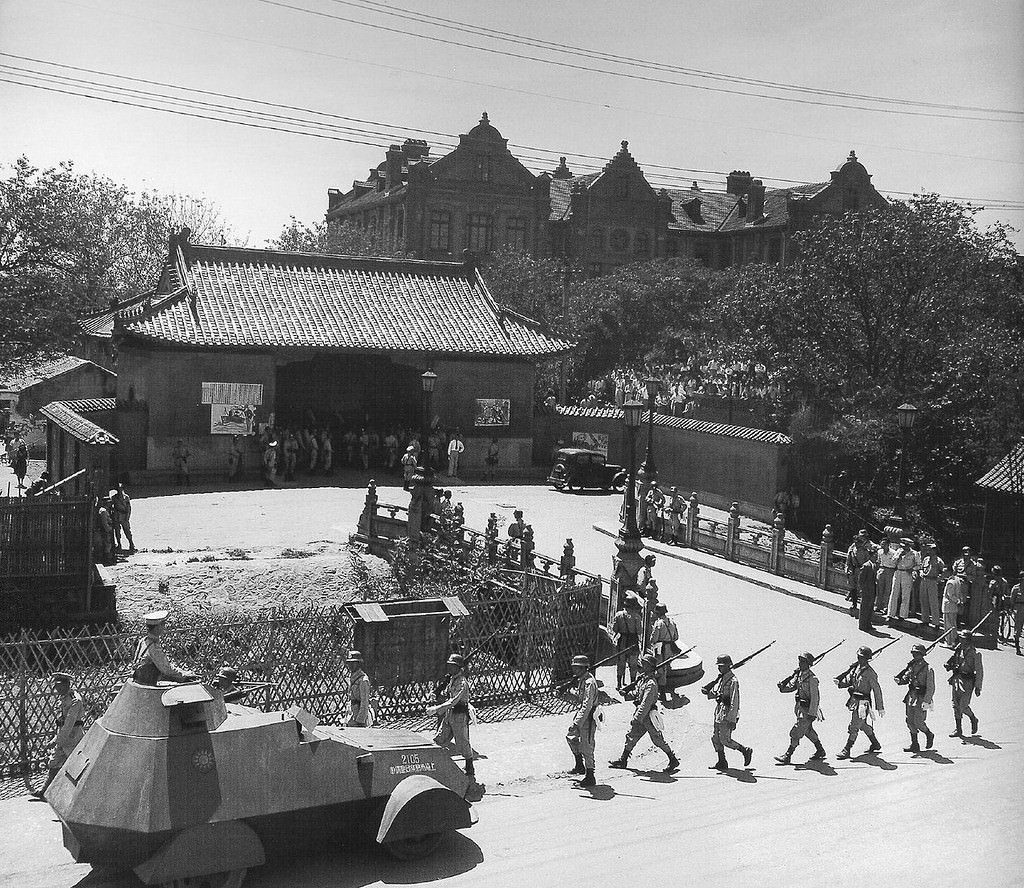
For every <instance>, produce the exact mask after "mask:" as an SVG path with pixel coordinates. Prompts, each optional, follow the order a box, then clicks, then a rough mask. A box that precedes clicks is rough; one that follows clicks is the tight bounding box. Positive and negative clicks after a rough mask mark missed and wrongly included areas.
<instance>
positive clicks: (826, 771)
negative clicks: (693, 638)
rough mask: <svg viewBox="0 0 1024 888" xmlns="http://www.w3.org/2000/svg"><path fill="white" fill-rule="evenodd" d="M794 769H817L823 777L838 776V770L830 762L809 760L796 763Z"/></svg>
mask: <svg viewBox="0 0 1024 888" xmlns="http://www.w3.org/2000/svg"><path fill="white" fill-rule="evenodd" d="M793 770H794V771H816V772H817V773H819V774H821V775H822V776H823V777H836V776H838V772H837V771H836V769H835V768H833V767H832V766H831V765H830V764H829V763H828V762H823V761H807V762H804V763H803V764H802V765H795V766H794V767H793Z"/></svg>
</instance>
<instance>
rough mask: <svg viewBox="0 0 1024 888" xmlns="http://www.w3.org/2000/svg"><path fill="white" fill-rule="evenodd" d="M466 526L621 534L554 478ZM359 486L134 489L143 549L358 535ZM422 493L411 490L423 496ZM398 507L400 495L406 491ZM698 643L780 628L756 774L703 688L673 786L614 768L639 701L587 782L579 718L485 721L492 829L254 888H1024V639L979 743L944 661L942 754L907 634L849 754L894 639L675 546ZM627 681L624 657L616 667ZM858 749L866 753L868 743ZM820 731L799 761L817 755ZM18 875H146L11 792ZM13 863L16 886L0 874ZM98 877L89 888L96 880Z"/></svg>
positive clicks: (684, 613) (464, 496)
mask: <svg viewBox="0 0 1024 888" xmlns="http://www.w3.org/2000/svg"><path fill="white" fill-rule="evenodd" d="M454 495H455V499H456V500H461V501H463V502H464V504H465V506H466V511H467V519H468V521H469V523H470V524H472V525H474V526H483V522H484V521H485V520H486V517H487V515H488V514H489V513H490V512H496V513H498V514H499V515H502V516H508V517H510V516H511V510H512V508H514V507H515V506H520V507H522V508H523V509H524V511H525V512H526V520H527V521H529V522H531V523H532V524H533V525H534V528H535V530H536V533H537V539H538V548H539V550H540V551H543V552H546V553H548V554H552V555H557V554H558V553H560V551H561V543H562V542H563V541H564V539H565V537H566V536H572V537H573V539H574V541H575V544H576V552H577V559H578V562H579V564H580V566H581V567H583V568H586V569H589V570H592V571H594V572H601V573H604V574H607V573H608V572H609V570H610V567H611V554H612V551H613V547H612V542H611V540H609V539H608V538H607V537H606V536H603V535H602V534H600V533H598V532H596V531H594V530H593V529H592V525H593V524H595V523H598V524H602V523H603V524H609V523H610V524H612V525H614V522H615V517H616V513H617V507H618V502H617V500H616V499H615V498H614V497H611V496H580V495H572V494H559V493H555V492H553V491H550V490H547V489H544V488H541V487H528V486H522V487H482V486H473V487H466V488H456V489H455V494H454ZM362 496H363V492H362V491H361V490H358V489H353V490H347V491H346V490H339V489H327V488H318V489H316V490H311V491H303V490H299V491H277V490H273V491H243V492H235V493H231V494H225V493H202V494H198V495H191V496H177V495H171V496H152V497H147V496H145V495H144V494H142V493H140V494H138V495H137V496H136V498H135V504H136V516H135V526H136V534H137V538H138V539H137V541H138V542H139V544H140V545H142V546H146V547H153V548H162V547H166V546H173V547H175V548H183V547H184V546H185V543H186V542H187V543H188V545H189V546H190V547H196V548H198V547H200V546H209V547H211V548H217V547H229V546H269V547H273V546H278V547H284V546H308V545H310V544H311V543H313V542H314V541H316V540H333V541H335V542H337V541H339V540H341V539H344V538H345V536H346V534H347V532H348V531H349V530H350V529H351V528H352V527H354V524H355V521H356V517H357V515H358V512H359V507H360V504H361V500H362ZM405 496H407V495H405ZM381 499H382V500H383V501H393V502H398V503H402V504H404V503H405V502H406V500H405V499H404V498H403V494H402V491H401V489H400V488H398V489H397V490H389V489H384V490H382V491H381ZM655 575H656V576H657V578H658V580H659V585H660V588H661V594H662V599H663V600H665V601H666V602H667V603H668V604H669V608H670V611H671V612H672V613H673V614H674V616H675V618H676V621H677V623H678V625H679V628H680V633H681V636H682V639H683V640H684V641H687V642H688V643H694V642H695V643H697V644H698V645H699V651H700V653H701V654H702V655H703V656H704V658H705V660H706V661H707V662H713V659H714V657H715V655H716V654H718V653H721V652H728V653H731V654H732V655H733V656H734V657H736V658H738V657H741V656H743V655H745V654H746V653H748V652H750V651H752V650H754V649H756V648H757V647H760V646H761V645H763V644H766V643H767V642H769V641H771V640H773V639H774V640H776V642H777V643H776V644H775V646H774V647H772V648H771V649H769V650H768V651H767V652H766V653H765V654H764V655H762V656H761V657H759V658H758V659H756V660H755V661H753V662H752V663H750V664H749V665H748V666H746V667H744V668H743V669H742V670H740V672H739V673H738V675H739V678H740V680H741V683H742V688H743V691H742V694H743V697H742V714H741V719H740V724H739V727H738V729H737V732H736V735H737V737H738V739H740V740H741V741H742V742H744V743H748V744H750V745H752V746H753V747H754V750H755V754H754V760H753V763H752V765H751V767H750V768H749V769H744V768H742V767H741V764H740V762H739V761H738V759H737V756H736V754H735V753H732V754H731V764H732V766H733V767H732V768H731V769H730V770H729V771H728V772H726V773H725V774H718V773H715V772H712V771H709V770H707V765H708V764H709V763H710V762H711V761H712V760H713V753H712V750H711V747H710V744H709V742H708V737H709V732H710V724H711V716H712V707H711V706H710V704H709V703H708V702H707V701H706V700H704V698H703V697H701V696H700V695H699V693H697V691H696V688H690V689H688V691H689V697H690V699H689V700H687V701H686V702H685V703H683V702H682V701H680V702H681V704H682V705H677V706H675V707H674V708H671V709H670V710H668V711H667V712H666V714H665V720H666V735H667V737H668V739H669V741H670V742H671V743H672V745H673V746H674V748H675V749H676V751H677V753H678V755H679V757H680V759H681V760H682V763H683V764H682V769H681V771H680V772H679V773H678V774H676V775H673V776H672V777H666V776H665V775H662V774H660V773H658V771H657V769H660V767H661V766H662V764H663V757H662V756H661V754H660V753H659V752H657V751H656V750H653V749H651V748H650V746H649V744H648V743H647V742H646V741H644V742H642V743H641V745H640V747H638V750H637V753H638V755H634V758H633V760H632V762H633V763H634V764H635V765H636V767H637V769H638V770H637V771H635V772H625V773H623V772H616V771H610V770H608V768H607V766H606V764H604V763H606V762H607V761H608V759H611V758H614V757H615V756H617V755H618V754H619V752H620V751H621V739H622V735H623V733H624V730H625V727H626V723H627V721H628V718H629V715H630V712H631V709H632V707H631V706H630V705H629V704H628V703H627V704H618V705H614V706H608V707H606V709H607V715H608V724H607V727H606V728H605V730H603V731H602V732H601V733H600V734H599V738H598V762H599V767H598V780H599V783H600V786H599V787H597V788H596V789H595V790H593V791H590V792H586V791H582V790H578V789H573V788H571V785H570V784H569V782H568V780H567V779H566V778H565V777H564V776H562V773H563V769H565V768H567V767H568V766H569V765H570V764H571V762H570V760H569V755H568V751H567V749H566V747H565V743H564V739H563V737H564V731H565V727H566V717H565V716H557V717H556V716H551V717H541V718H531V719H522V720H517V721H512V722H504V723H500V724H490V725H479V726H477V728H476V732H475V734H474V745H475V746H476V747H477V748H479V749H480V750H481V751H482V752H483V753H484V755H485V756H486V758H485V759H483V760H482V761H481V762H480V763H479V765H478V774H479V779H480V781H481V782H482V783H483V784H484V787H485V791H484V794H483V798H482V800H481V801H480V802H479V803H478V805H477V808H478V812H479V815H480V822H479V823H478V824H477V825H476V826H475V827H473V828H472V829H470V830H467V831H466V832H465V834H464V835H462V836H459V837H454V838H452V839H451V840H450V841H449V842H448V843H447V844H446V846H445V847H444V848H443V849H442V851H441V852H440V853H439V854H438V855H437V856H436V857H435V858H432V859H431V860H429V861H425V862H422V863H418V864H398V863H394V862H391V861H386V860H383V859H382V858H381V857H380V856H379V855H378V854H377V853H375V852H374V851H372V850H350V851H342V850H338V849H334V850H327V851H325V853H324V854H323V855H320V856H317V857H316V858H315V859H312V860H304V861H299V862H298V863H288V864H286V863H282V862H272V863H271V864H269V865H268V866H266V867H263V868H261V869H260V870H258V871H255V872H253V873H252V874H251V875H250V877H249V879H248V880H247V883H246V884H247V885H251V886H253V888H291V886H317V888H319V886H324V888H327V886H332V888H335V886H364V885H378V884H395V883H412V882H421V881H433V880H438V879H444V880H445V882H446V884H452V885H475V886H520V885H522V886H527V885H529V886H548V885H551V886H554V885H572V886H575V885H612V884H619V883H620V882H622V881H626V880H628V881H629V882H631V883H632V884H634V885H638V886H646V885H654V884H656V883H663V882H666V881H672V882H681V883H683V884H698V885H729V886H745V885H758V886H776V885H778V886H783V885H785V886H790V885H799V884H809V883H814V884H819V885H828V886H846V885H851V886H852V885H862V884H865V883H868V884H871V883H875V882H878V881H884V882H886V883H888V884H890V885H893V886H902V885H911V884H927V885H932V886H954V885H961V884H963V883H965V882H968V881H970V882H978V883H981V884H985V885H988V886H1020V885H1022V884H1024V872H1022V869H1021V864H1020V857H1019V854H1018V853H1017V849H1018V848H1019V847H1020V844H1021V842H1022V841H1024V818H1022V817H1021V816H1020V814H1021V803H1020V799H1021V797H1022V793H1024V695H1022V694H1021V693H1020V688H1021V686H1022V682H1024V657H1016V656H1014V655H1013V653H1012V650H1010V651H1007V650H1005V649H1003V650H1000V651H996V652H985V653H984V658H985V672H986V679H985V685H984V693H983V694H982V696H981V697H980V698H979V699H978V700H977V701H976V711H977V713H978V715H979V717H980V719H981V735H980V737H977V738H972V739H971V740H970V741H969V742H967V743H961V742H960V741H959V740H955V739H949V738H947V737H946V734H947V733H948V732H949V730H951V728H952V718H951V716H950V709H949V696H948V687H947V686H946V684H945V682H944V681H943V678H944V675H945V673H944V671H943V670H942V668H941V663H942V661H943V659H944V655H943V654H941V652H940V651H939V650H937V651H935V652H934V653H933V654H932V656H931V658H930V660H931V662H932V664H933V666H934V667H935V668H936V673H937V680H938V692H937V695H936V706H935V712H934V713H932V715H931V716H930V719H929V720H930V722H931V724H932V725H933V726H934V729H935V731H936V734H937V736H938V742H937V744H936V751H935V752H933V753H930V754H928V755H924V756H913V755H911V754H910V753H904V752H902V751H901V750H902V747H903V746H904V745H905V744H906V741H907V734H906V729H905V727H904V725H903V712H902V708H903V707H902V705H901V703H900V700H901V697H902V694H901V693H900V692H899V690H898V689H897V688H896V686H895V685H894V684H893V682H892V676H893V674H894V673H895V672H897V671H898V670H899V669H900V668H901V667H902V666H903V665H904V664H905V663H906V661H907V659H908V657H909V648H910V643H911V641H912V640H913V639H906V640H903V641H901V642H900V643H898V644H897V645H894V646H893V647H891V648H890V649H889V650H888V651H886V652H885V653H884V654H882V655H881V657H880V658H879V662H878V663H877V664H876V668H877V670H878V672H879V675H880V677H881V681H882V687H883V690H884V693H885V702H886V710H887V712H886V717H885V718H884V719H882V720H880V721H879V724H878V726H877V730H878V735H879V738H880V740H881V742H882V744H883V747H884V748H883V752H882V754H881V755H880V756H867V755H858V756H856V757H855V758H854V759H853V760H852V761H849V762H836V761H835V759H834V754H835V753H836V752H837V751H838V749H839V748H840V747H841V746H842V744H843V742H844V740H845V733H846V732H845V726H846V722H847V719H846V718H845V716H846V710H845V709H844V708H843V703H844V702H845V694H844V693H841V692H840V691H838V690H837V689H836V688H835V686H834V685H833V684H832V682H831V681H830V678H831V676H833V675H836V674H838V673H839V672H840V671H842V670H843V669H844V668H845V667H846V666H847V665H848V664H849V662H850V661H851V658H852V656H853V652H854V650H855V648H856V646H857V645H858V644H861V643H868V644H871V645H874V646H876V647H877V646H878V645H879V644H880V643H882V642H883V641H884V640H886V637H887V632H886V631H879V632H876V633H875V634H874V635H866V634H862V633H860V632H859V630H858V629H857V626H856V623H855V621H854V620H853V619H851V617H850V616H849V615H847V614H845V613H843V612H841V611H837V610H835V609H832V608H830V607H822V606H819V605H818V604H816V603H815V602H814V601H813V600H803V599H800V598H796V597H792V596H790V595H786V594H781V593H780V592H778V591H775V590H774V589H771V588H765V587H764V586H759V585H754V584H752V583H750V582H747V581H746V580H744V579H743V578H740V577H732V576H727V575H724V574H722V573H718V572H715V571H711V570H708V569H706V568H704V567H702V566H700V565H697V564H692V563H688V562H684V561H680V560H676V559H673V558H669V557H661V558H660V559H659V562H658V566H657V568H656V571H655ZM840 639H846V641H845V643H844V644H843V646H842V647H841V648H840V649H839V650H837V651H836V652H835V653H833V654H831V655H830V656H829V658H828V659H826V660H825V661H824V662H822V664H821V665H820V666H819V667H818V669H817V672H818V674H819V675H820V676H821V678H822V701H823V702H822V705H823V709H824V711H825V713H826V719H825V722H824V724H823V725H821V726H820V733H821V734H822V738H823V740H824V742H825V745H826V748H827V749H828V751H829V753H830V759H829V763H828V764H826V765H815V766H814V767H811V766H804V765H800V766H798V767H789V768H784V767H778V766H776V765H775V764H774V763H773V761H772V759H771V757H772V756H773V755H775V754H778V753H779V752H781V751H782V750H783V749H784V748H785V746H786V742H787V739H788V737H787V734H788V730H789V726H790V724H791V715H792V700H791V698H790V697H788V696H782V695H780V694H779V693H778V691H777V690H776V687H775V683H776V681H778V680H779V679H780V678H781V677H782V676H783V675H785V674H787V673H788V672H789V671H790V670H791V669H792V668H793V667H794V666H795V662H794V660H795V655H796V653H797V652H798V651H800V650H803V649H805V648H809V649H811V650H824V649H825V648H827V647H829V646H830V645H832V644H834V643H835V642H836V641H839V640H840ZM601 677H602V678H603V679H604V680H605V682H606V683H607V684H611V685H614V676H613V674H612V673H611V671H610V670H607V669H606V670H603V673H602V676H601ZM864 746H865V742H864V740H863V739H862V740H860V741H859V743H858V745H857V747H856V752H862V751H863V749H864ZM810 751H811V750H810V748H809V747H808V746H807V745H806V744H805V745H804V746H803V747H801V749H800V750H799V752H798V754H797V755H796V756H795V757H794V758H795V761H797V762H801V763H802V762H805V760H806V758H807V756H808V755H809V754H810ZM0 822H2V823H4V824H10V828H8V829H5V830H3V831H2V832H0V883H2V884H9V885H12V886H13V885H17V886H25V888H36V886H40V888H41V886H54V888H63V886H72V885H82V886H85V885H94V886H96V885H107V884H110V885H118V886H121V885H130V884H132V883H131V882H130V881H124V880H120V881H119V880H113V881H111V880H109V879H106V878H98V877H97V876H95V875H93V876H89V875H88V868H87V867H84V866H80V865H74V864H72V863H71V862H70V858H69V857H68V856H67V854H66V852H65V851H63V849H62V848H61V847H60V837H59V828H58V825H57V824H56V823H54V822H53V816H52V812H50V810H49V808H48V806H46V805H45V804H39V803H33V802H30V801H28V800H27V799H25V798H20V799H14V800H10V801H6V802H0ZM3 874H6V879H7V880H6V882H4V875H3ZM83 879H84V880H85V881H83Z"/></svg>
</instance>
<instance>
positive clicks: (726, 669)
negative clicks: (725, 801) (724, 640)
mask: <svg viewBox="0 0 1024 888" xmlns="http://www.w3.org/2000/svg"><path fill="white" fill-rule="evenodd" d="M718 671H719V676H718V678H717V679H716V680H715V682H714V684H712V685H711V687H710V688H708V689H707V690H705V691H704V694H705V695H706V696H707V697H708V698H709V699H713V700H714V701H715V720H714V728H713V729H712V734H711V745H712V746H713V747H714V750H715V752H717V753H718V761H717V762H715V763H714V764H713V765H711V768H712V769H713V770H718V771H724V770H725V769H726V768H728V767H729V763H728V762H727V761H726V759H725V750H726V748H728V749H735V750H738V751H739V752H741V753H742V754H743V767H746V766H747V765H749V764H750V759H751V756H753V754H754V750H753V749H751V748H750V747H749V746H744V745H743V744H742V743H739V742H738V741H736V740H733V738H732V732H733V731H735V730H736V725H737V723H738V722H739V720H740V683H739V681H738V680H737V678H736V675H735V673H733V671H732V657H730V656H729V655H728V654H723V655H722V656H720V657H719V658H718Z"/></svg>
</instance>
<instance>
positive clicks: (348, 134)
mask: <svg viewBox="0 0 1024 888" xmlns="http://www.w3.org/2000/svg"><path fill="white" fill-rule="evenodd" d="M0 57H6V58H16V59H27V57H22V56H15V55H13V54H10V53H0ZM34 61H36V62H37V63H39V64H45V65H49V66H51V67H57V68H61V69H64V70H71V71H77V72H82V73H90V74H94V75H96V76H99V77H106V78H110V79H118V80H127V81H130V82H134V83H142V84H145V85H152V86H156V87H160V88H162V89H164V90H174V91H176V93H178V94H175V93H168V92H160V91H157V90H155V89H141V88H138V87H131V86H123V85H120V84H117V83H112V82H104V81H102V80H94V79H89V78H83V77H76V76H74V75H71V74H64V73H60V72H52V71H39V70H34V69H31V68H26V67H23V66H18V65H11V64H6V63H0V82H4V83H10V84H13V85H17V86H23V87H27V88H32V89H38V90H43V91H47V92H54V93H59V94H63V95H69V96H76V97H79V98H87V99H92V100H94V101H102V102H107V103H111V104H115V105H123V106H127V107H132V108H139V109H144V110H153V111H162V112H164V113H170V114H178V115H181V116H185V117H190V118H194V119H200V120H208V121H212V122H217V123H229V124H235V125H241V126H247V127H252V128H255V129H263V130H270V131H274V132H281V133H286V134H291V135H302V136H310V137H313V138H320V139H329V140H332V141H339V142H345V143H348V144H355V145H363V146H368V147H374V148H383V147H386V146H387V145H389V144H392V143H395V142H397V141H400V140H401V139H402V138H403V136H404V135H406V134H407V133H408V132H410V131H412V132H416V133H420V134H424V133H426V134H430V135H434V136H438V137H440V138H441V140H442V141H441V142H440V143H437V142H435V145H437V147H440V148H442V149H451V148H453V147H454V146H455V144H457V137H456V136H454V135H452V134H449V133H442V132H439V131H436V130H423V129H417V128H414V127H406V126H404V125H397V124H390V123H385V122H382V121H370V120H365V119H363V118H354V117H348V116H345V115H337V114H333V113H331V112H326V111H321V110H318V109H313V108H305V107H302V106H297V105H288V104H283V103H274V102H268V101H266V100H263V99H253V98H248V97H245V96H237V95H231V94H228V93H218V92H215V91H213V90H200V89H194V88H192V87H184V86H177V85H174V84H167V83H162V82H161V81H153V80H147V79H145V78H138V77H128V76H127V75H120V74H110V73H107V72H103V71H97V70H95V69H88V68H81V67H77V66H71V65H63V64H62V63H58V62H44V61H42V60H34ZM13 78H18V79H13ZM185 93H194V94H195V95H202V96H205V97H213V98H220V99H224V100H226V101H224V102H212V101H206V100H205V99H198V98H195V97H194V96H191V95H187V94H185ZM231 102H234V103H236V104H229V103H231ZM237 103H248V104H250V105H256V106H260V107H256V108H253V107H244V106H243V105H240V104H237ZM267 107H272V108H276V109H280V110H281V111H286V110H290V111H296V112H299V113H300V114H309V115H313V116H315V117H316V118H320V119H313V120H310V119H308V118H304V117H301V116H295V115H293V114H284V113H279V112H278V111H268V110H264V109H265V108H267ZM332 120H340V121H344V123H341V124H339V123H333V122H331V121H332ZM354 124H359V125H354ZM522 147H523V148H524V151H523V152H522V153H519V154H517V156H518V157H519V159H520V160H522V161H524V162H527V163H533V164H536V165H537V166H539V167H541V168H542V169H548V168H550V166H551V165H552V164H553V162H554V161H553V158H554V157H555V156H561V155H565V156H567V157H571V158H573V166H574V167H575V168H576V169H577V170H578V171H579V172H581V173H584V174H585V173H587V172H597V171H599V170H601V169H603V168H604V166H605V165H606V164H607V162H608V160H607V158H605V157H600V156H597V155H591V154H574V153H572V152H569V151H564V150H557V149H550V148H541V147H531V146H522ZM645 166H646V167H648V168H652V169H654V170H663V171H665V172H654V173H649V174H648V175H647V178H648V181H649V182H651V184H652V185H654V186H667V187H673V188H685V187H688V186H689V185H690V183H691V181H693V179H692V177H691V175H690V174H697V179H696V181H697V182H698V183H699V184H700V185H702V186H704V187H706V188H708V189H709V190H714V189H716V188H721V185H722V181H721V178H719V179H715V180H713V179H707V178H702V176H719V177H723V178H724V177H725V176H726V175H727V173H726V172H725V171H722V170H693V169H687V168H684V167H677V166H671V165H667V164H656V163H648V164H645ZM682 173H686V174H687V175H685V176H684V175H682ZM762 178H763V179H767V180H768V181H776V182H780V183H785V184H791V185H800V184H811V183H808V182H804V181H803V180H796V179H781V178H772V177H767V176H765V177H762ZM883 193H884V194H890V195H893V196H901V197H906V196H910V195H911V193H910V192H897V191H883ZM950 199H953V200H959V201H964V202H971V203H978V204H985V205H986V206H988V207H990V208H992V209H1007V210H1016V209H1024V202H1022V201H1011V200H1004V199H999V200H982V199H979V198H965V197H955V198H950Z"/></svg>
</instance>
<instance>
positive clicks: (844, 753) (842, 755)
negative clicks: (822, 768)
mask: <svg viewBox="0 0 1024 888" xmlns="http://www.w3.org/2000/svg"><path fill="white" fill-rule="evenodd" d="M851 745H852V744H850V743H847V744H846V746H844V747H843V748H842V751H841V752H840V753H839V755H837V756H836V758H837V759H839V761H843V760H844V759H848V758H849V757H850V746H851Z"/></svg>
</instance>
